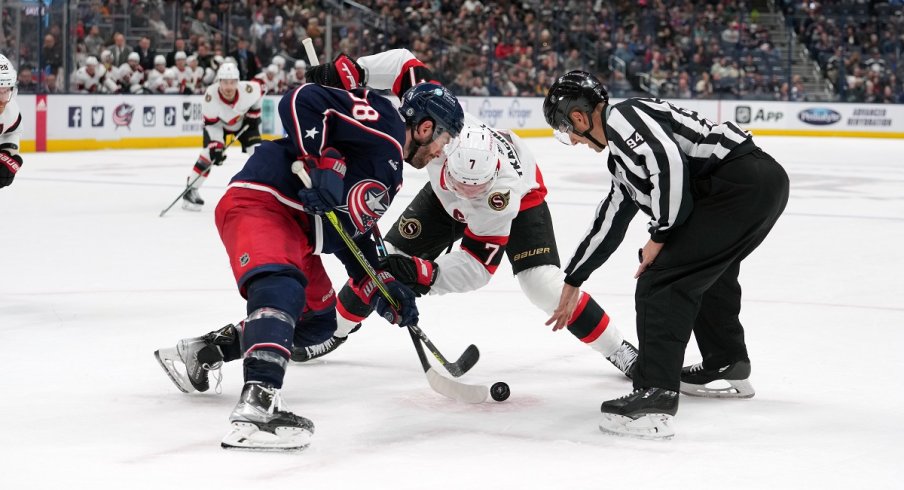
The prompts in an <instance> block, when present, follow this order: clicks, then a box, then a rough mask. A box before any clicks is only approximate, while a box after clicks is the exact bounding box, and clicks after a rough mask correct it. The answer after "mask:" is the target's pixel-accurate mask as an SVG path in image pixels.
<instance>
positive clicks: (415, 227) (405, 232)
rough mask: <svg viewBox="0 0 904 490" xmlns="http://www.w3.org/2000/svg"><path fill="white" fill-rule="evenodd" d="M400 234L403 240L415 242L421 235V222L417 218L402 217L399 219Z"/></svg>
mask: <svg viewBox="0 0 904 490" xmlns="http://www.w3.org/2000/svg"><path fill="white" fill-rule="evenodd" d="M399 234H401V235H402V237H403V238H407V239H408V240H413V239H415V238H417V237H418V236H419V235H420V234H421V222H420V220H418V219H417V218H411V219H408V218H405V217H404V216H402V217H401V218H400V219H399Z"/></svg>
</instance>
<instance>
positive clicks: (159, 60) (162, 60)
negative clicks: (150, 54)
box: [154, 54, 166, 66]
mask: <svg viewBox="0 0 904 490" xmlns="http://www.w3.org/2000/svg"><path fill="white" fill-rule="evenodd" d="M157 65H163V66H166V56H163V55H162V54H158V55H157V56H154V66H157Z"/></svg>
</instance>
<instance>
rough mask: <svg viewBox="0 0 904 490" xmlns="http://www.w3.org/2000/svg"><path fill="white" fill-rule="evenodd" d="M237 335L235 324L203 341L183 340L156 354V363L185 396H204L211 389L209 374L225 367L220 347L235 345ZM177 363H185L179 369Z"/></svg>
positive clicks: (200, 339)
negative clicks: (191, 394)
mask: <svg viewBox="0 0 904 490" xmlns="http://www.w3.org/2000/svg"><path fill="white" fill-rule="evenodd" d="M237 333H238V332H237V331H236V329H235V326H234V325H232V324H229V325H226V326H225V327H223V328H221V329H219V330H216V331H214V332H210V333H209V334H207V335H204V336H202V337H195V338H191V339H182V340H180V341H179V343H178V344H176V346H175V347H170V348H167V349H160V350H157V351H154V356H155V357H156V358H157V362H159V363H160V366H161V367H163V370H164V371H166V374H167V375H168V376H169V377H170V379H171V380H173V383H174V384H175V385H176V387H177V388H179V390H181V391H182V392H183V393H192V392H194V391H200V392H204V391H207V390H209V389H210V379H209V377H208V372H209V371H212V370H213V371H218V370H219V369H220V368H221V367H222V366H223V351H222V350H221V348H220V346H226V345H232V344H234V343H235V342H236V339H237ZM177 362H180V363H182V365H183V366H184V372H183V369H179V368H178V365H177V364H176V363H177Z"/></svg>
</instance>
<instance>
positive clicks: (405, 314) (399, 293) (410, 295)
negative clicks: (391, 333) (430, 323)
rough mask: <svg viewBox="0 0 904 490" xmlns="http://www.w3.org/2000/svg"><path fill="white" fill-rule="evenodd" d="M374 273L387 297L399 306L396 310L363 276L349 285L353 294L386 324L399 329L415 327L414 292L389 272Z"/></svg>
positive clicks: (415, 308)
mask: <svg viewBox="0 0 904 490" xmlns="http://www.w3.org/2000/svg"><path fill="white" fill-rule="evenodd" d="M376 272H377V278H378V279H379V280H380V282H382V283H383V285H384V286H385V287H386V289H387V290H388V291H389V295H390V296H391V297H392V298H394V299H395V300H396V302H397V303H398V304H399V307H398V309H396V308H393V307H392V305H390V304H389V301H386V298H384V297H383V293H381V292H380V288H378V287H377V285H376V284H374V282H373V280H371V278H370V277H367V276H365V277H364V279H361V280H360V281H359V282H358V283H357V284H352V283H351V282H350V283H349V284H350V285H351V286H352V290H353V291H354V292H355V294H356V295H358V297H359V298H361V301H363V302H365V303H367V304H369V305H370V306H371V307H372V308H373V309H375V310H377V313H379V315H380V316H381V317H383V318H384V319H385V320H386V321H387V322H389V323H393V324H396V325H398V326H400V327H407V326H409V325H417V321H418V311H417V304H415V299H414V298H415V295H414V291H412V290H411V289H409V288H408V286H405V285H404V284H402V282H401V281H397V280H396V278H395V277H393V276H392V274H390V273H389V272H387V271H384V270H378V271H376Z"/></svg>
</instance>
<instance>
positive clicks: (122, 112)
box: [112, 104, 135, 131]
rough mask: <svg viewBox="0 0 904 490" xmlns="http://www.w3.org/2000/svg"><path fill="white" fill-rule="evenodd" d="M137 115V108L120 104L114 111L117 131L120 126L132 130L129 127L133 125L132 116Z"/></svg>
mask: <svg viewBox="0 0 904 490" xmlns="http://www.w3.org/2000/svg"><path fill="white" fill-rule="evenodd" d="M134 114H135V107H133V106H132V105H131V104H119V105H118V106H116V108H115V109H113V118H112V119H113V124H115V125H116V129H118V128H119V127H120V126H125V127H126V129H128V130H130V131H131V130H132V128H130V127H129V125H130V124H132V116H133V115H134Z"/></svg>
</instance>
